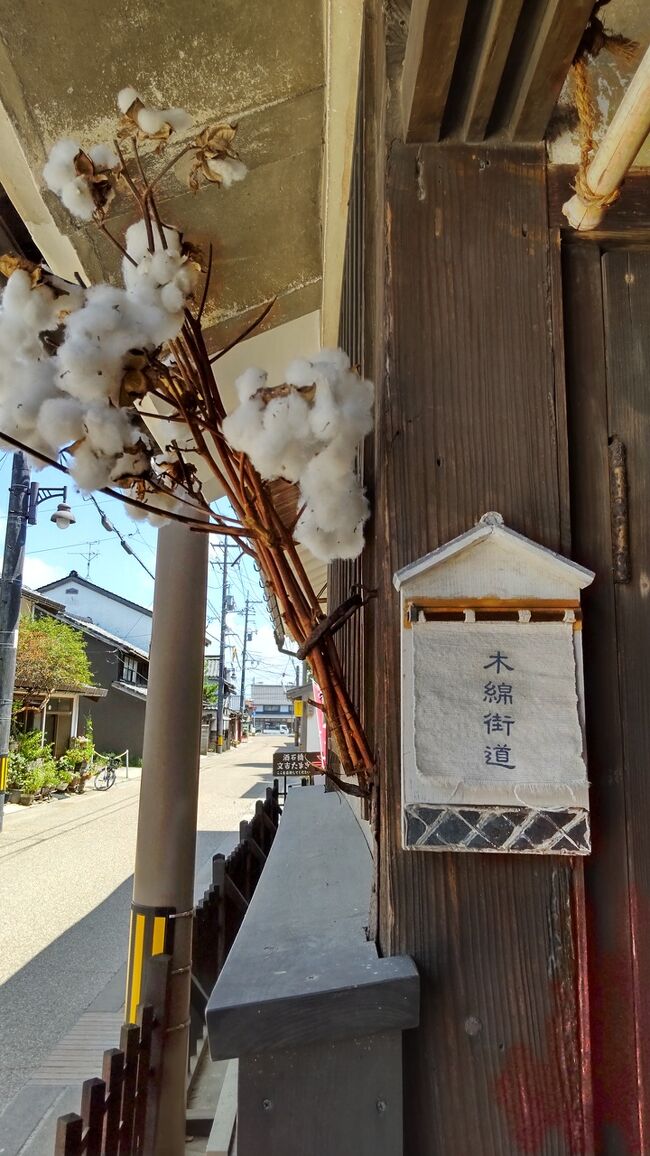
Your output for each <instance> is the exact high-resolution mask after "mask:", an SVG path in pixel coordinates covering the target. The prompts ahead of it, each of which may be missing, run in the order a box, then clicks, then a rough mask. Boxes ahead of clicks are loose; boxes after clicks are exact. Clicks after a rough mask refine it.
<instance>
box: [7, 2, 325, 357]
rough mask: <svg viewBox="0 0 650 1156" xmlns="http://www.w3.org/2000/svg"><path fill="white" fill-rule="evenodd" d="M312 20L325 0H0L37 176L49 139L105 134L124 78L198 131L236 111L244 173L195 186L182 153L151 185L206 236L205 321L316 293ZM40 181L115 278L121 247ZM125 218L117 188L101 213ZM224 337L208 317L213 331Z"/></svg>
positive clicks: (302, 308) (21, 128) (124, 221)
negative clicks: (188, 118) (224, 183)
mask: <svg viewBox="0 0 650 1156" xmlns="http://www.w3.org/2000/svg"><path fill="white" fill-rule="evenodd" d="M322 23H323V20H322V0H293V2H292V3H291V4H287V3H286V0H265V3H264V4H257V3H255V4H254V3H251V2H250V0H249V2H245V0H216V2H213V3H212V4H206V3H205V2H204V0H184V2H183V3H182V4H181V3H178V0H159V3H157V4H156V5H152V4H151V3H149V0H123V2H122V3H117V4H113V5H106V4H101V3H99V0H68V2H67V3H66V4H65V5H63V6H62V5H58V4H51V5H47V4H44V3H43V2H42V0H22V3H21V4H20V5H16V4H15V3H13V2H12V0H0V97H1V99H2V103H3V105H4V108H5V111H6V113H7V114H8V117H9V119H10V121H11V123H12V125H13V128H14V131H15V133H16V135H17V137H18V140H19V142H20V146H21V148H22V151H23V153H24V154H25V157H26V159H27V163H28V165H29V168H30V169H31V171H32V173H33V175H34V178H35V179H36V181H37V183H38V184H40V186H41V189H42V180H41V178H40V173H41V170H42V167H43V162H44V159H45V157H46V155H47V152H48V150H49V148H50V146H51V145H52V144H53V143H54V141H55V140H57V139H59V138H61V137H64V136H71V137H74V138H75V139H78V140H79V141H80V143H81V144H82V145H83V146H89V145H91V144H93V143H97V142H98V141H106V140H111V139H112V135H113V132H114V126H115V124H116V122H117V108H116V104H115V98H116V94H117V92H118V90H119V89H120V88H122V87H123V86H125V85H128V84H132V85H134V86H135V87H136V88H137V89H138V90H139V91H140V92H141V93H142V95H143V97H144V98H145V99H147V100H149V101H150V102H151V103H155V104H159V105H163V106H167V105H179V106H181V107H183V108H185V109H187V111H188V112H190V113H191V114H192V116H193V117H194V119H195V124H196V126H197V128H198V129H200V128H202V127H204V126H205V125H208V124H211V123H215V122H216V121H218V120H229V121H233V122H235V121H236V122H238V123H239V133H238V138H237V142H236V144H237V147H238V150H239V153H240V156H241V158H242V160H243V161H244V163H245V164H246V165H247V166H248V168H249V170H250V172H249V175H248V177H247V178H246V180H245V181H243V182H242V183H241V184H237V185H234V186H233V187H232V188H230V189H228V190H225V189H221V190H220V189H218V188H217V187H216V186H215V185H206V186H205V187H202V188H201V189H200V190H199V192H198V193H196V194H194V193H192V192H190V191H189V188H188V186H187V173H188V165H187V164H186V165H185V166H184V168H183V169H181V170H179V172H178V174H170V175H169V176H168V177H167V178H165V179H164V180H163V181H162V182H161V186H160V193H159V199H160V202H161V209H162V213H163V216H164V219H165V220H166V221H168V222H170V223H171V224H175V225H179V226H182V227H183V229H184V231H185V233H186V234H187V235H189V236H190V237H192V238H193V239H194V240H196V241H197V242H198V243H199V244H203V245H204V246H207V242H208V241H211V242H212V244H213V246H214V250H215V276H214V277H213V283H212V289H211V294H210V298H209V302H208V307H207V310H206V315H205V316H206V321H207V323H208V325H212V326H219V327H223V329H224V331H225V332H226V333H230V332H232V330H233V328H235V326H236V324H237V321H238V319H239V317H240V316H242V317H246V316H247V315H250V311H251V310H253V309H254V308H255V307H257V306H259V305H260V304H262V303H264V302H265V301H267V300H268V299H269V298H272V297H274V296H277V297H278V298H279V300H278V304H277V306H276V307H275V309H274V311H273V313H272V315H271V316H270V317H269V321H268V324H269V325H277V324H280V323H281V322H283V321H286V320H289V319H291V318H293V317H297V316H300V315H302V314H304V313H308V312H310V311H312V310H314V309H317V308H318V306H319V302H320V293H321V272H322V260H321V223H320V190H321V180H322V173H321V165H322V138H323V118H324V64H323V27H322ZM192 135H193V132H190V133H186V134H182V135H181V136H179V137H178V143H179V144H182V143H183V141H184V140H185V139H187V138H188V137H191V136H192ZM152 147H153V146H151V145H147V146H145V148H144V150H143V151H144V152H145V153H147V152H148V153H149V154H151V152H152ZM173 147H174V145H173V144H170V145H168V147H167V150H166V152H165V154H164V159H166V158H167V157H168V156H170V155H171V150H172V148H173ZM149 163H151V164H152V166H153V170H154V171H155V169H156V167H157V166H160V165H161V164H162V163H163V161H162V160H161V159H160V158H159V157H155V156H152V155H150V156H149ZM42 191H43V196H44V199H45V202H46V205H47V207H48V209H49V210H50V213H51V215H52V217H53V218H54V221H55V223H56V225H57V226H58V227H59V228H60V230H61V231H62V232H64V233H65V234H67V235H68V236H69V237H70V239H71V241H72V244H73V245H74V248H75V249H76V251H77V252H78V254H79V258H80V261H81V264H82V265H83V267H84V269H85V271H86V272H87V273H88V274H89V276H90V277H92V278H93V279H96V278H97V277H100V276H102V275H104V276H106V275H108V276H109V277H117V276H118V275H119V254H117V253H116V252H115V251H114V250H113V249H112V247H111V246H110V244H109V242H107V240H106V239H105V238H104V237H103V236H102V235H101V234H99V232H98V230H97V228H96V226H95V225H93V224H91V225H88V226H86V225H83V224H81V225H79V224H76V223H75V222H73V221H72V220H71V218H70V217H69V215H68V213H67V212H66V211H65V209H63V208H62V206H61V205H60V204H59V202H58V200H57V198H56V197H55V196H54V195H53V194H51V193H49V192H48V191H47V190H42ZM131 219H133V217H132V213H131V209H130V206H129V202H128V200H127V198H126V196H125V195H124V194H122V195H120V196H119V197H117V198H116V200H115V201H114V202H113V205H112V206H111V212H110V216H109V219H108V223H109V225H110V227H111V229H112V231H114V232H116V233H118V234H119V232H120V231H121V230H122V229H123V228H124V227H125V226H126V225H128V224H129V223H130V221H131ZM220 337H221V334H220V332H219V331H215V332H214V333H213V334H212V343H213V344H215V343H217V342H218V340H219V339H220Z"/></svg>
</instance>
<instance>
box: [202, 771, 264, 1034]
mask: <svg viewBox="0 0 650 1156" xmlns="http://www.w3.org/2000/svg"><path fill="white" fill-rule="evenodd" d="M281 813H282V810H281V807H280V803H279V790H278V780H277V779H275V780H274V783H273V787H267V788H266V798H265V799H264V800H262V799H258V801H257V803H256V804H255V814H254V815H253V818H252V819H251V820H250V821H246V820H242V822H241V823H240V825H239V843H238V844H237V846H236V847H235V848H234V850H233V851H231V853H230V855H228V857H227V858H226V857H225V856H223V855H215V856H214V858H213V860H212V884H211V886H210V887H208V889H207V891H206V892H205V894H204V896H203V899H202V900H200V902H199V903H197V905H196V908H195V911H194V924H193V928H192V997H191V1018H190V1057H192V1056H194V1054H195V1053H196V1051H197V1048H198V1047H199V1045H200V1043H201V1041H202V1040H203V1035H204V1030H205V1009H206V1005H207V1002H208V997H209V995H210V992H211V991H212V988H213V987H214V985H215V983H216V982H217V978H218V976H219V973H220V972H221V969H222V967H223V965H224V963H225V961H226V957H227V955H228V952H229V951H230V948H231V947H232V945H233V943H234V941H235V936H236V935H237V932H238V931H239V928H240V927H241V925H242V921H243V919H244V916H245V914H246V912H247V910H248V904H249V903H250V900H251V899H252V896H253V892H254V891H255V888H256V887H257V883H258V881H259V878H260V875H261V873H262V870H263V868H264V864H265V863H266V857H267V855H268V853H269V851H270V849H271V845H272V843H273V840H274V838H275V834H276V831H277V829H278V823H279V820H280V815H281Z"/></svg>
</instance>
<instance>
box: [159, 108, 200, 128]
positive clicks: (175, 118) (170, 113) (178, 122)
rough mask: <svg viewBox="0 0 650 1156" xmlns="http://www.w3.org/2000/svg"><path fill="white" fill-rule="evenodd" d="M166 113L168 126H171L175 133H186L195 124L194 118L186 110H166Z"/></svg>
mask: <svg viewBox="0 0 650 1156" xmlns="http://www.w3.org/2000/svg"><path fill="white" fill-rule="evenodd" d="M164 113H165V120H166V121H167V124H169V125H171V127H172V128H173V129H174V132H185V129H188V128H191V127H192V124H193V123H194V121H193V117H191V116H190V114H189V112H186V111H185V109H184V108H166V109H165V110H164Z"/></svg>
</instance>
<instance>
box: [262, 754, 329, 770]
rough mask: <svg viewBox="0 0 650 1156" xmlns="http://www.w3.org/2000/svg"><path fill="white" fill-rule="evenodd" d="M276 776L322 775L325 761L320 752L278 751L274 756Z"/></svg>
mask: <svg viewBox="0 0 650 1156" xmlns="http://www.w3.org/2000/svg"><path fill="white" fill-rule="evenodd" d="M273 773H274V775H307V776H309V775H320V774H322V773H323V760H322V758H321V755H320V752H319V751H276V752H275V754H274V755H273Z"/></svg>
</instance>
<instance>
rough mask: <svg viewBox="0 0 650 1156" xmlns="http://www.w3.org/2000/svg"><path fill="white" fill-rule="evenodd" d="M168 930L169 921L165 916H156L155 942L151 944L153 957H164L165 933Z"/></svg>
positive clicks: (154, 927)
mask: <svg viewBox="0 0 650 1156" xmlns="http://www.w3.org/2000/svg"><path fill="white" fill-rule="evenodd" d="M166 930H167V920H166V919H165V916H164V915H156V917H155V919H154V921H153V942H152V944H151V954H152V955H162V953H163V951H164V950H165V931H166Z"/></svg>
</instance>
